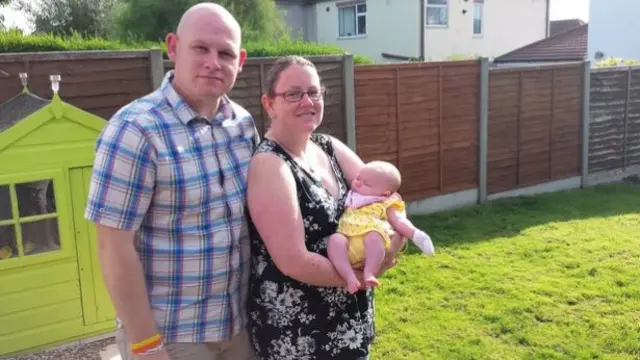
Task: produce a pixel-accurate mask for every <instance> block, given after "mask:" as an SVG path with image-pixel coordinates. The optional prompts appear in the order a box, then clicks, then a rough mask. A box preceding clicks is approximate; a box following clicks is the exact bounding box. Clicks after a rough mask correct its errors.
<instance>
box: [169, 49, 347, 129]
mask: <svg viewBox="0 0 640 360" xmlns="http://www.w3.org/2000/svg"><path fill="white" fill-rule="evenodd" d="M309 59H310V60H311V61H313V63H314V64H315V66H316V68H317V70H318V73H319V74H320V78H321V79H322V82H323V84H324V85H325V86H326V87H327V97H326V98H325V110H324V120H323V122H322V124H321V126H320V128H319V130H318V131H322V132H325V133H328V134H331V135H333V136H335V137H336V138H338V139H341V140H343V141H346V138H347V128H346V124H347V120H346V104H347V99H345V97H346V95H347V94H346V91H345V81H344V79H345V67H348V66H349V62H352V61H353V59H352V58H351V56H315V57H313V56H312V57H309ZM275 60H276V58H248V59H247V61H246V62H245V65H244V66H243V68H242V72H241V73H240V75H238V78H237V80H236V84H235V86H234V88H233V89H232V90H231V92H230V93H229V96H230V97H231V98H232V99H233V100H234V101H236V102H238V103H239V104H240V105H242V106H243V107H245V108H246V109H247V111H249V112H250V113H251V114H252V115H253V116H254V118H255V120H256V125H257V127H258V131H259V132H260V134H263V133H264V132H265V131H266V129H267V127H268V119H267V116H266V113H265V112H264V110H263V108H262V105H261V103H260V96H261V95H262V90H263V87H264V82H265V79H266V75H267V73H268V71H269V68H270V67H271V65H272V64H273V62H274V61H275ZM171 69H173V63H172V62H171V61H169V60H167V61H165V62H164V70H165V71H169V70H171Z"/></svg>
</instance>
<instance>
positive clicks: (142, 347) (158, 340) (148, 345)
mask: <svg viewBox="0 0 640 360" xmlns="http://www.w3.org/2000/svg"><path fill="white" fill-rule="evenodd" d="M160 345H162V337H161V336H160V334H155V335H153V336H151V337H150V338H148V339H145V340H142V341H139V342H137V343H134V344H131V352H132V353H133V354H135V355H141V354H143V353H145V352H147V351H149V350H151V349H153V348H155V347H158V346H160Z"/></svg>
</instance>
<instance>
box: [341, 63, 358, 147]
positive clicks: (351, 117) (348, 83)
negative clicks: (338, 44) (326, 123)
mask: <svg viewBox="0 0 640 360" xmlns="http://www.w3.org/2000/svg"><path fill="white" fill-rule="evenodd" d="M342 59H343V65H342V68H343V71H344V76H343V79H344V107H345V122H346V124H345V128H346V132H347V145H348V146H349V148H351V150H353V151H356V94H355V79H354V77H355V74H354V71H355V68H354V63H353V55H352V54H346V55H344V56H343V58H342Z"/></svg>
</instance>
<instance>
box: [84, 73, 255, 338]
mask: <svg viewBox="0 0 640 360" xmlns="http://www.w3.org/2000/svg"><path fill="white" fill-rule="evenodd" d="M171 78H172V72H169V73H168V74H167V76H166V77H165V79H164V81H163V83H162V86H161V87H160V88H159V89H158V90H156V91H154V92H153V93H151V94H149V95H147V96H145V97H143V98H141V99H138V100H135V101H134V102H132V103H131V104H129V105H127V106H125V107H123V108H122V109H120V110H119V111H118V112H117V113H116V114H115V115H114V116H113V118H112V119H111V120H110V121H109V123H108V124H107V125H106V127H105V129H104V130H103V132H102V133H101V135H100V137H99V138H98V141H97V144H96V158H95V163H94V168H93V176H92V178H91V186H90V191H89V201H88V207H87V209H86V213H85V217H86V218H87V219H88V220H91V221H93V222H96V223H100V224H104V225H107V226H111V227H115V228H118V229H124V230H137V234H136V244H135V245H136V249H137V251H138V254H139V256H140V260H141V262H142V266H143V269H144V275H145V280H146V283H147V293H148V295H149V299H150V301H151V305H152V309H153V311H154V316H155V319H156V322H157V323H158V326H159V327H160V331H161V332H162V333H163V335H164V337H165V341H167V342H215V341H222V340H228V339H229V338H231V336H232V335H234V334H236V333H238V332H239V331H240V330H241V329H242V328H243V327H244V326H245V325H246V314H245V303H246V298H247V292H248V281H249V271H250V270H249V262H250V261H249V256H250V254H249V252H250V249H249V238H248V229H247V223H246V220H245V194H246V180H247V170H248V166H249V161H250V158H251V155H252V153H253V150H254V149H255V146H256V143H257V139H258V135H257V133H256V128H255V125H254V121H253V118H252V117H251V115H250V114H249V113H248V112H247V111H246V110H245V109H243V108H242V107H240V106H239V105H237V104H236V103H234V102H232V101H231V100H229V99H228V98H225V99H224V100H223V101H222V103H221V105H220V108H219V111H218V113H217V114H216V116H215V117H214V119H212V120H211V121H208V120H206V119H203V118H201V117H199V116H198V115H197V113H196V112H195V111H194V110H193V109H192V108H190V107H189V105H188V104H186V103H185V102H184V101H183V99H182V98H181V97H180V96H179V95H178V93H177V92H176V91H175V90H174V88H173V86H172V85H171V82H170V79H171Z"/></svg>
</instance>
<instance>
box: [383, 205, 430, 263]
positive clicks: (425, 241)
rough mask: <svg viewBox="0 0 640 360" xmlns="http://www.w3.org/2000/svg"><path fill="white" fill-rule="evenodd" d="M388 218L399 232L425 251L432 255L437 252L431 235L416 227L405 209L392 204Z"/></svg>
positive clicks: (388, 210)
mask: <svg viewBox="0 0 640 360" xmlns="http://www.w3.org/2000/svg"><path fill="white" fill-rule="evenodd" d="M387 219H389V223H390V224H391V226H393V228H394V229H395V230H396V231H397V232H399V233H400V234H401V235H403V236H405V237H407V238H409V239H411V240H412V241H413V243H414V244H416V246H417V247H418V248H420V250H422V252H423V253H425V254H429V255H432V254H433V253H434V252H435V251H434V249H433V243H432V242H431V238H430V237H429V235H427V233H425V232H424V231H422V230H420V229H418V228H416V227H415V225H413V223H412V222H411V220H409V219H408V218H407V216H406V214H405V212H404V211H400V210H398V209H397V208H395V207H393V206H390V207H388V208H387Z"/></svg>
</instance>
